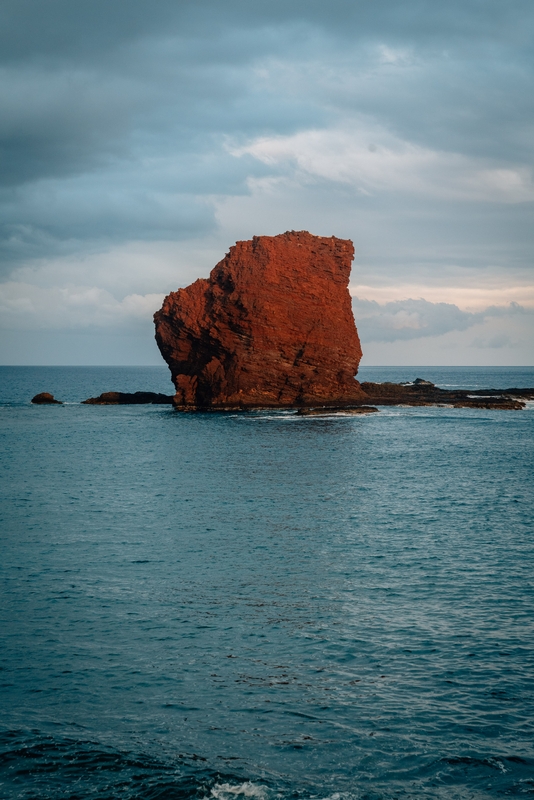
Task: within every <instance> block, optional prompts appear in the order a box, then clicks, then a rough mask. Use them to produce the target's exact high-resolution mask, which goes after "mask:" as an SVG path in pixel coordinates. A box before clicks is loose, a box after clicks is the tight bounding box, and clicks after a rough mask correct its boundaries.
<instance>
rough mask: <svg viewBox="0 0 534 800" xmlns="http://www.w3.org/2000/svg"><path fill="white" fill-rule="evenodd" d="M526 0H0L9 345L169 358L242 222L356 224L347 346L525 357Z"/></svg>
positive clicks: (528, 209)
mask: <svg viewBox="0 0 534 800" xmlns="http://www.w3.org/2000/svg"><path fill="white" fill-rule="evenodd" d="M533 75H534V4H533V3H532V0H507V2H502V0H448V2H447V3H438V2H436V0H365V1H364V0H329V2H328V3H326V2H325V1H324V0H150V2H149V1H148V0H47V1H46V2H43V1H42V0H3V2H2V4H1V5H0V108H1V109H2V110H1V112H0V148H1V152H0V156H1V157H0V168H1V183H0V265H1V270H0V363H2V364H58V365H68V364H75V365H85V364H95V365H97V364H102V365H104V364H110V365H113V364H117V365H120V364H124V365H135V364H139V365H149V364H154V365H156V364H161V363H162V359H161V356H160V354H159V352H158V349H157V346H156V344H155V342H154V336H153V323H152V315H153V313H154V311H156V310H157V309H158V308H159V307H160V305H161V302H162V299H163V297H164V296H165V295H166V294H167V293H168V292H170V291H174V290H176V289H177V288H179V287H181V286H186V285H188V284H189V283H191V282H192V281H193V280H195V279H196V278H198V277H207V276H208V275H209V272H210V271H211V269H212V268H213V266H214V265H215V264H216V263H217V262H218V261H219V260H220V259H221V258H223V256H224V255H225V253H226V252H227V251H228V249H229V247H230V246H231V245H232V244H234V242H235V241H237V240H240V239H250V238H251V237H252V236H254V235H262V234H263V235H276V234H278V233H282V232H284V231H286V230H308V231H310V232H311V233H314V234H317V235H321V236H332V235H335V236H339V237H342V238H349V239H351V240H352V241H353V242H354V246H355V250H356V256H355V261H354V264H353V269H352V275H351V283H350V292H351V295H352V297H353V308H354V315H355V319H356V324H357V327H358V330H359V333H360V337H361V340H362V348H363V352H364V357H363V360H362V365H363V364H365V365H481V366H485V365H488V366H492V365H496V366H498V365H502V366H508V365H510V366H512V365H517V366H521V365H532V364H533V363H534V355H533V354H534V268H533V267H534V264H533V261H534V255H533V254H534V213H533V212H534V180H533V172H532V168H533V160H534V80H533Z"/></svg>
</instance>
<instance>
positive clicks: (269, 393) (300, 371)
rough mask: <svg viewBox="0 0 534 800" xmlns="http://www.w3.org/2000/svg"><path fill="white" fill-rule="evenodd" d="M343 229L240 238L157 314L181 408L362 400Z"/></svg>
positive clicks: (348, 251)
mask: <svg viewBox="0 0 534 800" xmlns="http://www.w3.org/2000/svg"><path fill="white" fill-rule="evenodd" d="M353 256H354V248H353V245H352V242H351V241H349V240H348V239H337V238H336V237H335V236H332V237H329V238H327V237H321V236H312V235H311V234H310V233H307V232H306V231H300V232H296V231H288V232H287V233H283V234H280V235H279V236H255V237H254V238H253V239H251V240H250V241H242V242H237V244H236V245H235V246H234V247H231V248H230V252H229V253H228V254H227V255H226V256H225V258H223V260H222V261H220V262H219V264H217V266H216V267H215V268H214V269H213V270H212V272H211V274H210V277H209V279H200V280H197V281H195V283H193V284H191V286H188V287H187V288H185V289H179V290H178V291H177V292H172V293H171V294H169V295H168V297H166V298H165V300H164V302H163V307H162V308H161V310H160V311H158V312H157V313H156V314H155V316H154V321H155V324H156V341H157V343H158V346H159V348H160V350H161V353H162V355H163V358H164V359H165V361H166V362H167V364H168V365H169V367H170V370H171V375H172V380H173V383H174V385H175V387H176V395H175V398H174V403H175V406H176V407H177V408H183V409H187V408H206V409H208V408H213V409H217V408H219V409H223V408H258V407H274V408H283V407H292V406H299V407H306V406H316V405H325V404H326V405H335V406H339V405H343V404H350V403H353V404H354V403H358V402H364V401H365V399H366V398H365V396H364V395H363V393H362V391H361V388H360V385H359V383H358V382H357V381H356V380H355V378H354V376H355V375H356V373H357V371H358V365H359V363H360V359H361V356H362V351H361V347H360V340H359V338H358V333H357V330H356V326H355V324H354V317H353V315H352V306H351V298H350V295H349V292H348V288H347V287H348V282H349V277H350V270H351V262H352V259H353Z"/></svg>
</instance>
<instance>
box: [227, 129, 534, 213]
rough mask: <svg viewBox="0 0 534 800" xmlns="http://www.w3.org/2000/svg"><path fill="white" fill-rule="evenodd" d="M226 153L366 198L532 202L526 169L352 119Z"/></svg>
mask: <svg viewBox="0 0 534 800" xmlns="http://www.w3.org/2000/svg"><path fill="white" fill-rule="evenodd" d="M229 150H230V152H231V153H232V154H233V155H234V156H236V157H240V156H243V155H251V156H253V157H254V158H256V159H258V160H259V161H261V162H262V163H264V164H266V165H268V166H271V167H286V168H287V166H288V165H293V167H294V169H295V177H296V179H297V180H299V179H300V180H306V179H309V178H319V179H322V180H327V181H334V182H338V183H342V184H348V185H350V186H351V187H353V188H354V189H355V190H356V191H359V192H362V193H364V194H372V193H376V192H383V191H389V192H391V191H394V192H397V193H406V194H424V195H426V196H428V197H436V198H446V199H454V200H463V201H479V202H480V201H482V202H490V203H491V202H496V203H523V202H528V201H533V200H534V182H533V180H532V173H531V170H530V169H529V167H527V166H524V165H517V166H515V167H506V168H504V167H502V166H500V165H495V166H491V165H488V164H487V163H485V162H484V161H482V160H479V159H475V158H469V157H467V156H465V155H460V154H457V153H452V152H443V151H438V150H432V149H430V148H428V147H422V146H420V145H417V144H413V143H412V142H409V141H404V140H402V139H400V138H398V137H396V136H394V135H393V134H391V133H389V132H388V131H387V130H385V129H384V128H380V127H378V126H371V125H369V124H368V123H366V122H365V121H362V120H354V121H353V122H352V124H350V125H347V124H345V125H344V126H343V127H341V128H325V129H312V130H306V131H301V132H299V133H296V134H293V135H290V136H262V137H258V138H256V139H253V140H252V141H251V142H250V143H248V144H246V145H244V146H241V147H237V146H231V145H229Z"/></svg>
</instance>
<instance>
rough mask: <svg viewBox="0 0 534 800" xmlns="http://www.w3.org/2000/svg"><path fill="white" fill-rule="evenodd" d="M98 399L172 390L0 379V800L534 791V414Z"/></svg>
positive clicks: (159, 374)
mask: <svg viewBox="0 0 534 800" xmlns="http://www.w3.org/2000/svg"><path fill="white" fill-rule="evenodd" d="M359 377H360V378H361V379H362V380H374V381H382V380H393V381H403V380H413V379H414V378H417V377H421V378H425V379H428V380H432V381H433V382H435V383H436V384H438V385H439V386H443V387H445V388H454V387H459V388H460V387H461V388H473V389H475V388H484V387H488V388H506V387H509V386H516V387H526V386H534V368H516V369H504V368H502V369H497V368H494V369H486V368H442V367H440V368H437V367H403V368H400V367H395V368H386V367H367V368H363V369H362V370H361V373H360V375H359ZM111 390H118V391H128V392H133V391H138V390H147V391H155V392H165V393H169V394H170V393H172V386H171V383H170V380H169V373H168V370H167V369H166V368H165V367H161V368H159V367H158V368H112V367H108V368H96V367H95V368H85V367H80V368H60V367H57V368H52V367H48V368H45V367H42V368H40V367H18V368H16V367H3V368H0V420H1V438H2V445H3V446H2V452H1V456H0V475H1V479H0V492H1V509H0V527H1V541H2V551H1V552H2V557H1V560H0V586H1V593H2V601H1V619H2V622H1V627H0V684H1V689H0V692H1V694H0V708H1V714H0V797H2V798H9V799H10V800H11V798H23V799H24V800H29V798H54V799H55V798H61V800H67V798H68V799H69V800H75V798H99V799H100V800H101V799H106V798H110V799H111V798H127V799H130V798H131V799H133V798H139V799H140V800H145V799H146V800H155V799H156V798H180V799H181V800H186V799H187V800H189V798H195V800H203V799H204V798H206V800H241V799H243V800H245V799H246V798H252V799H253V800H275V798H276V799H278V798H279V799H280V800H300V799H302V800H308V799H310V800H311V799H312V798H315V799H316V800H327V798H328V799H330V800H353V799H354V800H360V798H361V799H362V800H363V798H369V800H378V798H415V799H417V800H418V799H419V798H490V797H491V798H493V797H501V796H529V795H530V796H532V795H533V794H534V648H533V642H534V630H533V628H534V588H533V575H534V536H533V534H534V530H533V528H534V526H533V485H534V480H533V479H534V467H533V442H534V435H533V434H534V413H533V410H534V408H533V407H534V403H530V404H528V405H527V408H526V409H525V410H523V411H490V410H481V409H451V408H403V407H401V408H384V409H382V410H381V412H380V413H379V414H372V415H365V416H356V417H353V416H325V417H297V416H296V415H295V414H294V413H292V412H287V411H276V412H268V411H258V412H247V413H242V414H235V413H215V414H209V413H198V414H179V413H176V412H174V411H173V410H172V408H170V407H168V406H116V407H115V406H104V407H101V406H84V405H80V401H81V400H83V399H85V398H87V397H89V396H94V395H97V394H100V393H101V392H103V391H111ZM42 391H49V392H52V393H53V394H55V396H56V397H57V398H58V399H60V400H64V401H65V405H62V406H32V405H31V404H30V402H29V401H30V399H31V397H32V396H33V395H34V394H37V393H38V392H42Z"/></svg>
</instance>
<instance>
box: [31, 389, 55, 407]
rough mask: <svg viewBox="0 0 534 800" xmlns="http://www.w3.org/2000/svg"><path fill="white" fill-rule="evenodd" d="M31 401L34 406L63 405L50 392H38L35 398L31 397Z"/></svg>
mask: <svg viewBox="0 0 534 800" xmlns="http://www.w3.org/2000/svg"><path fill="white" fill-rule="evenodd" d="M31 401H32V403H35V404H36V405H56V406H61V405H63V403H62V401H61V400H56V399H55V397H54V395H53V394H50V392H40V393H39V394H36V395H35V397H32V400H31Z"/></svg>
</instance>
